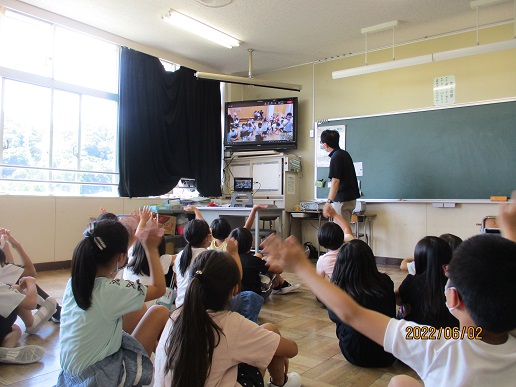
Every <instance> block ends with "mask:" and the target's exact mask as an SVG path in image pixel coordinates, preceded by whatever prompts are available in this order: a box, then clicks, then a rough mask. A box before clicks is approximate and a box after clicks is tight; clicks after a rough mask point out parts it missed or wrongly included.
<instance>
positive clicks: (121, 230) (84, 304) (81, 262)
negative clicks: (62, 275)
mask: <svg viewBox="0 0 516 387" xmlns="http://www.w3.org/2000/svg"><path fill="white" fill-rule="evenodd" d="M84 234H85V238H84V239H83V240H82V241H80V242H79V244H78V245H77V246H76V247H75V250H74V251H73V256H72V292H73V296H74V298H75V302H76V303H77V305H79V307H80V308H81V309H84V310H88V308H89V307H90V306H91V294H92V292H93V286H94V284H95V277H96V275H97V267H99V266H106V265H108V264H109V263H111V262H112V261H113V259H114V258H115V257H116V256H117V255H118V254H124V253H127V245H128V243H129V233H128V232H127V229H126V228H125V227H124V225H123V224H122V223H120V222H119V221H117V220H102V221H100V222H97V221H96V222H93V223H91V225H90V227H89V229H88V230H86V231H85V232H84Z"/></svg>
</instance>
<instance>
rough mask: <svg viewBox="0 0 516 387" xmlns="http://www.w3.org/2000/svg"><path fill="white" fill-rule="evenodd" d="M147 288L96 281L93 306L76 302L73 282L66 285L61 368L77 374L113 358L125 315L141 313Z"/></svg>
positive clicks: (127, 283) (126, 282)
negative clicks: (88, 306)
mask: <svg viewBox="0 0 516 387" xmlns="http://www.w3.org/2000/svg"><path fill="white" fill-rule="evenodd" d="M146 293H147V287H146V286H144V285H141V284H140V283H134V282H131V281H126V280H123V279H110V278H106V277H99V278H96V279H95V285H94V287H93V293H92V297H91V306H90V308H89V309H88V310H83V309H81V308H80V307H79V306H78V305H77V303H76V302H75V298H74V297H73V292H72V280H71V279H70V280H69V281H68V283H67V284H66V289H65V292H64V295H63V309H62V311H61V328H60V331H61V333H60V346H61V368H62V369H63V370H65V371H66V372H68V373H70V374H72V375H78V374H79V373H80V372H82V371H83V370H84V369H86V368H87V367H88V366H90V365H92V364H95V363H96V362H98V361H99V360H102V359H104V358H105V357H107V356H110V355H112V354H113V353H115V352H117V351H118V350H119V349H120V345H121V343H122V316H123V315H124V314H126V313H129V312H132V311H135V310H139V309H141V308H142V306H143V302H144V301H145V295H146Z"/></svg>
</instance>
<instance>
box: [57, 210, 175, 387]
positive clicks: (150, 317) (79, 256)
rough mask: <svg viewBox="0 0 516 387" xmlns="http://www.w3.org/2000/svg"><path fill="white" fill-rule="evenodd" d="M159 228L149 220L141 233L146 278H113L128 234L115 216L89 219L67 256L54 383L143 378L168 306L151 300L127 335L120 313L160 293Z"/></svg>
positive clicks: (133, 382) (162, 281)
mask: <svg viewBox="0 0 516 387" xmlns="http://www.w3.org/2000/svg"><path fill="white" fill-rule="evenodd" d="M162 237H163V230H161V229H158V227H157V225H156V224H154V223H151V224H150V225H149V226H148V227H147V228H146V229H145V231H144V232H142V235H141V237H140V238H141V242H142V245H143V246H144V248H145V250H146V254H147V257H148V258H149V272H150V275H149V276H150V278H151V284H150V285H148V286H144V285H142V284H140V283H133V282H131V281H126V280H123V279H114V277H115V275H116V273H117V272H118V270H120V269H121V268H123V267H124V266H125V265H126V263H127V246H128V243H129V234H128V232H127V230H126V228H125V227H124V226H123V225H122V224H121V223H120V222H118V221H114V220H104V221H100V222H94V223H93V224H92V225H91V226H90V228H89V229H88V230H87V232H86V237H85V238H84V239H83V240H82V241H80V242H79V244H78V245H77V247H76V248H75V250H74V253H73V257H72V269H71V278H70V280H69V281H68V283H67V285H66V289H65V292H64V296H63V311H62V316H61V334H60V347H61V356H60V360H61V361H60V362H61V368H62V371H61V373H60V374H59V379H58V382H57V385H58V386H74V385H81V386H84V385H97V386H115V385H119V384H123V385H142V384H149V383H150V382H151V380H152V373H153V366H152V362H151V361H150V359H149V356H150V354H151V353H152V352H153V351H154V349H155V346H156V341H157V339H158V337H159V335H160V334H161V331H162V330H163V327H164V326H165V324H166V321H167V320H168V317H169V311H168V309H167V308H165V307H163V306H156V305H155V306H152V307H151V308H150V309H149V310H148V311H147V313H145V315H144V316H143V318H142V319H141V321H140V322H139V323H138V325H137V326H136V328H135V329H134V331H133V332H132V335H129V334H127V333H125V332H123V331H122V322H123V319H124V315H126V314H128V313H131V312H134V311H138V310H140V309H142V306H143V303H144V302H145V301H147V300H152V299H156V298H158V297H160V296H161V295H163V294H164V293H165V279H164V276H163V270H162V269H161V265H160V262H159V254H158V248H157V247H158V244H159V243H160V241H161V238H162Z"/></svg>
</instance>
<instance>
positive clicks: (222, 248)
mask: <svg viewBox="0 0 516 387" xmlns="http://www.w3.org/2000/svg"><path fill="white" fill-rule="evenodd" d="M227 247H228V242H227V241H226V240H225V239H224V241H223V242H222V244H221V245H220V246H217V239H215V238H213V239H212V240H211V243H210V247H208V250H219V251H226V249H227Z"/></svg>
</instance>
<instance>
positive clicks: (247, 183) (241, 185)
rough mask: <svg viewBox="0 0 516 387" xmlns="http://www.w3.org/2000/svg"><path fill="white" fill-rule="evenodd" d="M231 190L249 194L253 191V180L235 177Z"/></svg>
mask: <svg viewBox="0 0 516 387" xmlns="http://www.w3.org/2000/svg"><path fill="white" fill-rule="evenodd" d="M233 189H234V190H235V191H237V192H251V191H252V190H253V178H252V177H235V180H234V184H233Z"/></svg>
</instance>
